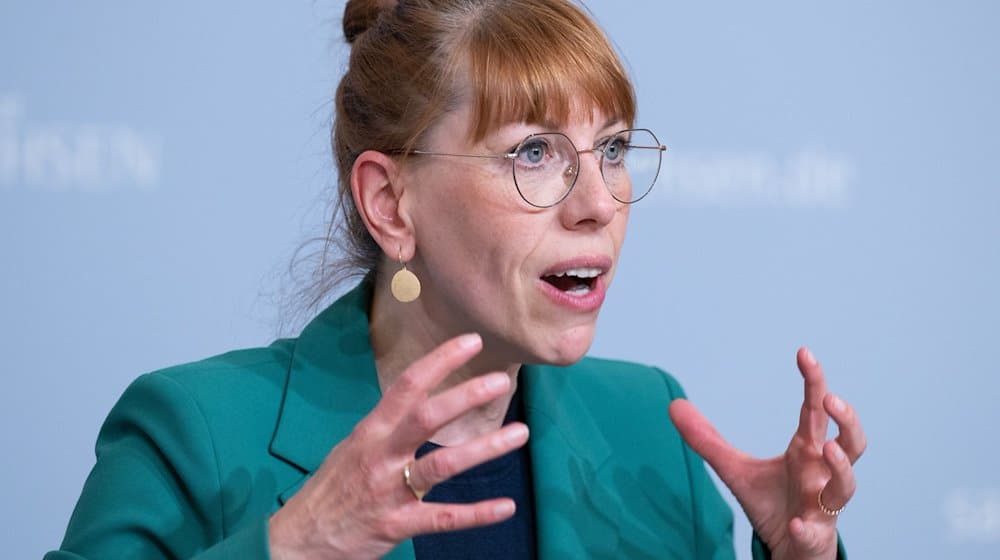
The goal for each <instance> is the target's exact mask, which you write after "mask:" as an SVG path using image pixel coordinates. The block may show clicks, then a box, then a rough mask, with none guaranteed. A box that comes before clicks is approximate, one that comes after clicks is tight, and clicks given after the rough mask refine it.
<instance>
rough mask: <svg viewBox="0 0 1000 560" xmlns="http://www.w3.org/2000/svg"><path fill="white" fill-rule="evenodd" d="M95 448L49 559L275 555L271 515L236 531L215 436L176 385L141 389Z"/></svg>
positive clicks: (161, 382)
mask: <svg viewBox="0 0 1000 560" xmlns="http://www.w3.org/2000/svg"><path fill="white" fill-rule="evenodd" d="M96 451H97V462H96V464H95V465H94V468H93V470H92V471H91V472H90V475H89V476H88V478H87V481H86V483H85V484H84V487H83V492H82V494H81V496H80V500H79V502H77V505H76V508H75V510H74V511H73V515H72V517H71V518H70V522H69V526H68V528H67V530H66V536H65V538H64V540H63V543H62V547H61V548H60V550H57V551H52V552H49V553H48V554H46V555H45V560H82V559H87V560H97V559H100V558H144V559H145V558H150V559H167V558H170V559H181V558H184V559H197V560H222V559H236V558H241V559H242V558H246V559H250V560H253V559H261V560H266V559H267V558H269V551H268V540H267V517H266V516H262V518H261V519H259V520H256V521H255V522H253V523H251V524H250V525H248V526H246V527H245V528H243V529H241V530H240V531H238V532H236V533H234V534H227V532H226V529H225V512H224V510H223V507H224V504H223V500H222V491H221V486H222V485H221V482H220V474H219V469H218V466H217V463H216V459H215V448H214V445H213V441H212V437H211V435H210V433H209V430H208V426H207V423H206V421H205V418H204V416H203V414H202V412H201V410H200V408H199V407H198V404H197V402H196V401H195V399H194V398H193V397H192V396H191V395H190V394H189V393H188V391H187V390H186V389H185V388H184V387H183V386H182V385H181V384H180V383H178V382H177V381H175V380H174V379H172V378H170V377H168V376H166V375H163V374H160V373H150V374H146V375H144V376H142V377H140V378H139V379H137V380H136V381H135V382H133V383H132V385H131V386H130V387H129V388H128V389H127V390H126V391H125V393H124V394H123V395H122V397H121V399H120V400H119V401H118V403H117V404H116V405H115V407H114V408H113V409H112V410H111V413H110V414H109V415H108V418H107V420H105V422H104V425H103V427H102V428H101V431H100V434H99V436H98V439H97V449H96Z"/></svg>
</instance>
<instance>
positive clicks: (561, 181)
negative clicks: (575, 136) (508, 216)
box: [513, 132, 580, 208]
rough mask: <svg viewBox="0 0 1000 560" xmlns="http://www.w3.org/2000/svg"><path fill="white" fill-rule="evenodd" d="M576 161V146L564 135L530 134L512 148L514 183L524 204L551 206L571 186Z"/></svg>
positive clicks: (577, 163) (562, 196)
mask: <svg viewBox="0 0 1000 560" xmlns="http://www.w3.org/2000/svg"><path fill="white" fill-rule="evenodd" d="M579 162H580V159H579V155H578V154H577V153H576V148H575V147H574V146H573V142H571V141H570V139H569V138H568V137H567V136H566V135H564V134H561V133H558V132H547V133H544V134H532V135H531V136H529V137H527V138H525V139H524V141H522V142H521V143H520V144H519V145H518V147H517V149H516V150H515V152H514V158H513V164H514V184H515V185H516V186H517V191H518V192H519V193H521V198H523V199H524V200H525V202H527V203H528V204H531V205H532V206H538V207H540V208H547V207H549V206H554V205H556V204H558V203H559V202H560V201H562V199H564V198H566V195H567V194H569V191H570V189H572V188H573V183H574V182H575V180H576V174H577V169H578V168H579Z"/></svg>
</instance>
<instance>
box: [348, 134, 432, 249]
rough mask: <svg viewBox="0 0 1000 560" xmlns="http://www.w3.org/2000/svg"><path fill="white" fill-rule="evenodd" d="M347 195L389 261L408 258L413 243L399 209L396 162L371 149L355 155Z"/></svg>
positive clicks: (406, 217) (400, 187)
mask: <svg viewBox="0 0 1000 560" xmlns="http://www.w3.org/2000/svg"><path fill="white" fill-rule="evenodd" d="M351 195H352V196H353V197H354V206H355V207H356V208H357V210H358V213H359V214H360V215H361V219H362V220H363V221H364V223H365V227H367V228H368V233H370V234H371V236H372V238H373V239H374V240H375V242H376V243H378V245H379V247H381V248H382V252H383V253H385V254H386V255H387V256H388V257H389V258H390V259H392V260H393V261H395V260H397V259H399V258H402V259H403V261H408V260H410V259H412V258H413V254H414V252H415V251H416V242H415V240H414V236H413V227H412V224H411V223H410V220H409V217H408V216H407V215H406V214H405V212H401V210H400V204H399V201H400V198H401V197H402V196H403V188H402V184H401V182H400V181H399V166H398V164H397V163H396V161H395V160H393V159H392V158H390V157H389V156H387V155H385V154H383V153H381V152H376V151H372V150H369V151H365V152H362V153H361V154H360V155H358V157H357V159H355V160H354V165H353V166H352V168H351Z"/></svg>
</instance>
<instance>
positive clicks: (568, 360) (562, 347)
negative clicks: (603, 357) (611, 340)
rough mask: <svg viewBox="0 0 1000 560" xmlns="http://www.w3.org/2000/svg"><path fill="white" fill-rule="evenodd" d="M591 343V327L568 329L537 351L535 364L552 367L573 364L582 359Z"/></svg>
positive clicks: (592, 330) (592, 332)
mask: <svg viewBox="0 0 1000 560" xmlns="http://www.w3.org/2000/svg"><path fill="white" fill-rule="evenodd" d="M593 342H594V326H593V325H587V326H581V327H574V328H572V329H568V330H566V331H563V332H561V333H559V335H558V336H557V337H556V338H555V339H554V340H552V341H551V343H550V344H549V345H548V346H547V347H546V348H540V349H539V350H540V352H541V355H540V356H539V359H538V360H537V362H536V363H540V364H548V365H553V366H568V365H571V364H575V363H576V362H579V361H580V360H581V359H583V357H584V356H585V355H586V354H587V350H590V345H591V344H592V343H593Z"/></svg>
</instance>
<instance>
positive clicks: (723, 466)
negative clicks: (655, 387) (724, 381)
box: [670, 399, 751, 490]
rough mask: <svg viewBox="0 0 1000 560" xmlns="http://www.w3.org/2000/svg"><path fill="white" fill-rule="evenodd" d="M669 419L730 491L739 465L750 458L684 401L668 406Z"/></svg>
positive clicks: (676, 401) (735, 481)
mask: <svg viewBox="0 0 1000 560" xmlns="http://www.w3.org/2000/svg"><path fill="white" fill-rule="evenodd" d="M670 419H671V420H672V421H673V423H674V426H676V427H677V431H678V432H679V433H680V434H681V437H682V438H684V441H686V442H687V444H688V445H689V446H691V449H694V451H695V453H697V454H698V455H700V456H701V458H702V459H704V460H705V461H706V462H707V463H708V464H709V465H711V466H712V468H713V469H715V472H716V473H717V474H718V475H719V478H721V479H722V481H723V482H725V483H726V485H727V486H729V487H730V488H731V489H733V485H734V484H736V483H737V481H738V479H739V474H740V465H741V463H743V462H745V461H747V460H750V459H751V457H750V456H749V455H747V454H745V453H743V452H742V451H740V450H738V449H736V448H735V447H733V446H732V445H729V443H727V442H726V440H725V439H724V438H723V437H722V436H721V435H719V432H718V431H717V430H716V429H715V427H714V426H712V424H711V423H710V422H709V421H708V420H707V419H706V418H705V417H704V416H703V415H702V414H701V412H699V411H698V409H697V408H695V406H694V405H693V404H691V403H690V402H688V401H687V400H685V399H676V400H674V401H673V402H672V403H670ZM734 490H735V489H734Z"/></svg>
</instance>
